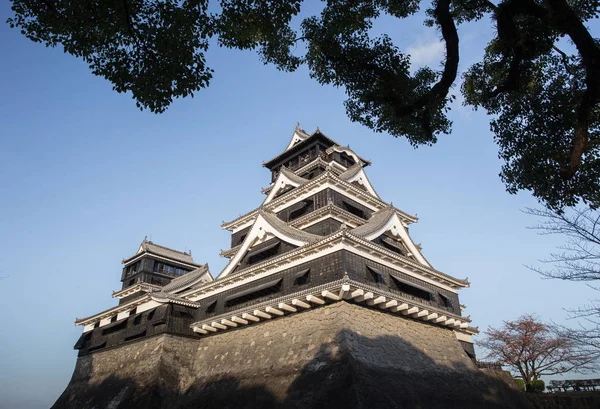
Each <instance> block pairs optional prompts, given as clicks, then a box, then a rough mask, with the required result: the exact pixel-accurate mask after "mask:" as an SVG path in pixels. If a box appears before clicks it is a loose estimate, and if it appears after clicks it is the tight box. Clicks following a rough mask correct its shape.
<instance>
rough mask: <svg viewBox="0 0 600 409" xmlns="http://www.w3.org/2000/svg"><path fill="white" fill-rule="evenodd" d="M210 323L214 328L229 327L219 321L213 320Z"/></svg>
mask: <svg viewBox="0 0 600 409" xmlns="http://www.w3.org/2000/svg"><path fill="white" fill-rule="evenodd" d="M210 325H211V326H212V327H214V328H218V329H227V327H226V326H225V325H223V324H220V323H218V322H217V321H213V322H211V323H210Z"/></svg>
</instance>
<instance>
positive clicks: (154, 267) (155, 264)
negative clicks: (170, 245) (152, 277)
mask: <svg viewBox="0 0 600 409" xmlns="http://www.w3.org/2000/svg"><path fill="white" fill-rule="evenodd" d="M159 265H160V263H159V262H158V261H156V260H154V265H153V266H152V271H154V272H155V273H158V266H159Z"/></svg>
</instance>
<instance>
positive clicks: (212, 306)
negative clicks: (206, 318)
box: [205, 300, 217, 314]
mask: <svg viewBox="0 0 600 409" xmlns="http://www.w3.org/2000/svg"><path fill="white" fill-rule="evenodd" d="M216 309H217V300H214V301H213V302H211V303H210V304H208V306H207V307H206V310H205V312H206V313H207V314H212V313H214V312H215V310H216Z"/></svg>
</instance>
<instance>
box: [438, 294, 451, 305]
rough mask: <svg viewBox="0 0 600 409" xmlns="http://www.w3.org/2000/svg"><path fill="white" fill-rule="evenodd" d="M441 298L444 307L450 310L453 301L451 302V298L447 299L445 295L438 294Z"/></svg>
mask: <svg viewBox="0 0 600 409" xmlns="http://www.w3.org/2000/svg"><path fill="white" fill-rule="evenodd" d="M438 294H439V296H440V299H441V300H442V305H443V306H444V307H446V308H450V307H452V301H450V298H448V297H446V296H445V295H444V294H442V293H438Z"/></svg>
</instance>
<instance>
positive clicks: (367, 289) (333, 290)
mask: <svg viewBox="0 0 600 409" xmlns="http://www.w3.org/2000/svg"><path fill="white" fill-rule="evenodd" d="M343 300H344V301H347V302H352V303H356V304H366V305H367V306H369V307H375V308H377V309H379V310H382V312H384V311H385V312H386V313H392V314H398V315H403V316H406V317H410V318H413V319H417V320H421V321H425V322H429V323H430V324H433V325H437V326H441V327H446V328H448V329H451V330H453V331H454V333H455V334H456V337H457V338H458V339H461V338H462V339H467V338H470V335H469V331H468V328H469V322H471V320H470V318H469V317H461V316H460V315H456V314H454V313H451V312H449V311H445V310H442V309H439V308H437V307H434V306H429V305H423V304H421V303H418V302H415V301H414V300H408V299H405V298H403V297H402V296H399V295H397V294H392V293H389V292H386V291H381V290H380V289H379V288H377V287H372V286H369V285H365V284H363V283H358V282H355V281H352V280H349V279H348V276H344V278H343V279H342V280H337V281H334V282H331V283H327V284H324V285H321V286H318V287H313V288H310V289H307V290H304V291H299V292H296V293H294V294H289V295H286V296H283V297H279V298H276V299H272V300H269V301H265V302H262V303H258V304H255V305H252V306H249V307H245V308H241V309H238V310H235V311H230V312H228V313H226V314H221V315H218V316H214V317H210V318H206V319H204V320H202V321H197V322H194V323H192V324H191V325H190V328H192V329H193V330H194V332H197V333H199V334H200V335H210V334H213V333H216V332H223V331H226V330H228V329H231V328H237V327H238V326H243V325H251V324H255V323H259V322H261V321H264V320H271V319H276V318H278V317H282V316H286V315H290V314H295V313H298V312H302V311H304V310H308V309H312V308H318V307H321V306H324V305H327V304H331V303H334V302H340V301H343ZM465 331H466V332H465Z"/></svg>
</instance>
